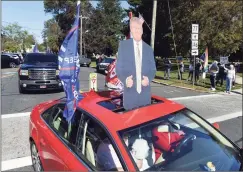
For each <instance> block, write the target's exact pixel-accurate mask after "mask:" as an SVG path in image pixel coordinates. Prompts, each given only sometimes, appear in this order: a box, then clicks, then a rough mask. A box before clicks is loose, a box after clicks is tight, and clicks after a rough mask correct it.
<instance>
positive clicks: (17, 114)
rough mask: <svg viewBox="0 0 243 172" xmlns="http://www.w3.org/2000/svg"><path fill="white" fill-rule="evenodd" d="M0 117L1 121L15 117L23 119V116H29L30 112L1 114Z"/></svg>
mask: <svg viewBox="0 0 243 172" xmlns="http://www.w3.org/2000/svg"><path fill="white" fill-rule="evenodd" d="M1 116H2V119H6V118H15V117H23V116H30V112H24V113H12V114H3V115H1Z"/></svg>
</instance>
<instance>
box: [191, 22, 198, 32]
mask: <svg viewBox="0 0 243 172" xmlns="http://www.w3.org/2000/svg"><path fill="white" fill-rule="evenodd" d="M198 31H199V24H192V33H198Z"/></svg>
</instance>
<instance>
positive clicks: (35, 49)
mask: <svg viewBox="0 0 243 172" xmlns="http://www.w3.org/2000/svg"><path fill="white" fill-rule="evenodd" d="M38 52H39V50H38V47H37V45H36V44H35V46H34V48H33V53H38Z"/></svg>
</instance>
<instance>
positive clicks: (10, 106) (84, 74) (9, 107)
mask: <svg viewBox="0 0 243 172" xmlns="http://www.w3.org/2000/svg"><path fill="white" fill-rule="evenodd" d="M91 72H95V69H93V68H87V67H81V70H80V75H79V76H80V89H81V90H83V91H87V90H88V87H89V81H88V78H89V74H90V73H91ZM104 78H105V76H104V75H102V74H98V89H101V90H102V89H105V88H104V84H105V83H104ZM1 81H2V82H1V86H2V87H1V91H2V92H1V93H2V95H1V98H2V106H1V107H2V111H1V113H2V114H12V113H21V112H30V111H31V110H32V108H33V107H34V106H35V105H36V104H38V103H40V102H43V101H47V100H49V99H58V98H61V97H64V96H65V94H64V92H61V93H60V92H53V91H51V92H50V91H48V92H46V91H44V92H32V93H28V94H19V91H18V76H17V69H4V70H3V71H2V78H1ZM151 86H152V92H153V94H156V95H159V96H164V97H166V98H173V97H184V96H196V95H202V94H205V93H198V92H195V91H189V90H185V89H179V88H175V87H169V86H163V85H158V84H154V83H152V85H151Z"/></svg>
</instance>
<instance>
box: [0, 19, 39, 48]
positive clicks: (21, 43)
mask: <svg viewBox="0 0 243 172" xmlns="http://www.w3.org/2000/svg"><path fill="white" fill-rule="evenodd" d="M2 31H3V35H2V45H3V50H5V51H10V52H20V51H21V50H23V51H26V49H27V48H31V45H33V44H34V43H35V38H34V36H33V35H31V34H29V33H28V31H26V30H24V29H23V28H22V27H21V26H19V25H18V24H17V23H13V24H9V25H7V26H3V28H2Z"/></svg>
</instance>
